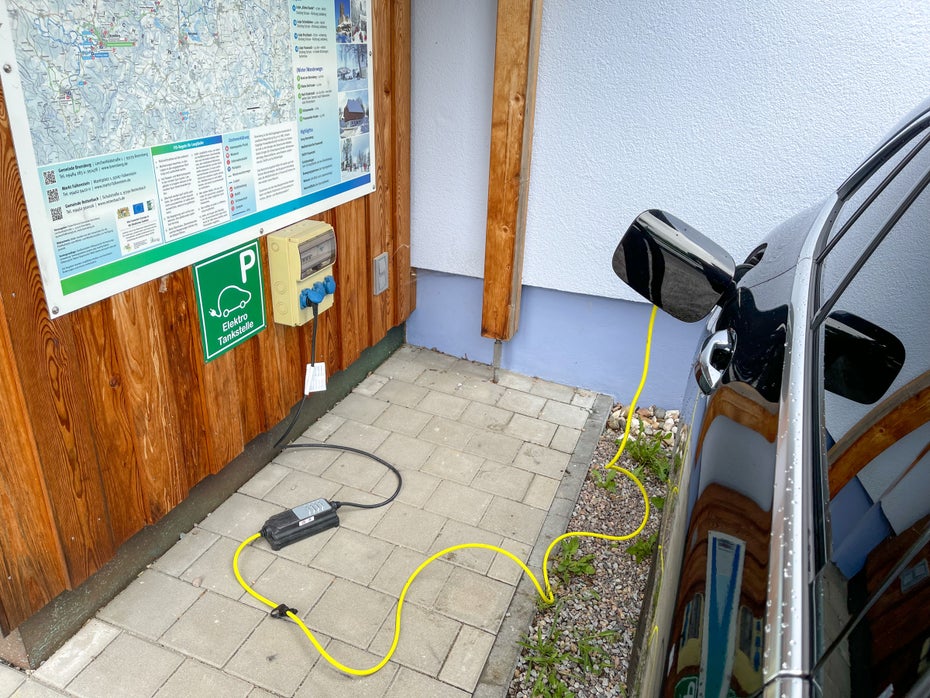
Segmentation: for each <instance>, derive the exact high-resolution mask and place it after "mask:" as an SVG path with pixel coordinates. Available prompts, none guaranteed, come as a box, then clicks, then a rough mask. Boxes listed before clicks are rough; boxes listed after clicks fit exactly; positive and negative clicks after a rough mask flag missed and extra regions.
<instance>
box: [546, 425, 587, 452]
mask: <svg viewBox="0 0 930 698" xmlns="http://www.w3.org/2000/svg"><path fill="white" fill-rule="evenodd" d="M580 436H581V430H580V429H572V428H571V427H566V426H564V425H562V424H560V425H559V426H558V428H556V430H555V436H553V437H552V442H551V443H550V444H549V447H550V448H554V449H555V450H557V451H563V452H564V453H574V451H575V447H576V446H577V445H578V438H579V437H580Z"/></svg>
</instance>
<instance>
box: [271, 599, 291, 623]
mask: <svg viewBox="0 0 930 698" xmlns="http://www.w3.org/2000/svg"><path fill="white" fill-rule="evenodd" d="M288 611H290V612H291V613H293V614H294V615H295V616H296V615H297V609H296V608H290V607H288V605H287V604H286V603H282V604H278V606H277V607H276V608H272V609H271V617H272V618H284V619H285V620H286V619H287V614H288Z"/></svg>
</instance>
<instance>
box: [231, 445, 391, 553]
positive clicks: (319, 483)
mask: <svg viewBox="0 0 930 698" xmlns="http://www.w3.org/2000/svg"><path fill="white" fill-rule="evenodd" d="M347 456H348V454H343V455H341V456H339V459H337V460H336V463H333V465H331V466H329V468H327V469H326V472H325V473H323V475H310V474H308V473H304V472H300V471H299V470H292V471H291V472H290V473H289V474H288V475H287V477H285V478H284V479H283V480H281V482H279V483H278V484H277V485H275V486H274V487H272V488H271V490H270V491H269V492H268V494H266V495H265V496H264V497H263V501H264V502H266V503H271V504H277V505H278V507H279V508H278V511H281V509H293V508H294V507H297V506H300V505H301V504H303V503H305V502H309V501H311V500H313V499H317V498H319V497H323V498H324V499H330V498H332V496H333V495H334V494H336V492H337V491H338V490H339V487H340V484H339V482H337V481H335V480H334V479H333V477H332V475H331V474H329V475H328V473H331V471H332V469H333V468H334V467H337V466H336V464H337V463H339V462H340V461H341V460H342V459H343V458H346V457H347ZM352 457H353V458H358V459H359V460H363V459H361V458H359V456H352ZM366 466H367V462H366ZM375 482H377V480H375ZM272 513H277V512H272ZM269 516H270V514H269ZM265 518H268V517H267V516H266V517H265ZM263 523H264V520H262V521H260V522H258V527H257V528H255V529H254V530H253V531H252V533H255V531H259V530H261V527H262V524H263ZM244 537H248V536H244Z"/></svg>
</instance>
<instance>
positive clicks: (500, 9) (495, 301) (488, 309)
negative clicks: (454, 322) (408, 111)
mask: <svg viewBox="0 0 930 698" xmlns="http://www.w3.org/2000/svg"><path fill="white" fill-rule="evenodd" d="M541 20H542V0H499V1H498V3H497V41H496V48H495V57H494V98H493V104H492V108H491V157H490V165H489V172H488V221H487V231H486V236H485V237H486V239H485V248H484V249H485V252H484V300H483V303H482V310H481V334H482V336H484V337H490V338H492V339H499V340H509V339H511V338H512V337H513V335H514V334H515V333H516V331H517V326H518V324H519V318H520V297H521V292H522V287H523V246H524V239H525V236H526V200H527V193H528V191H529V176H530V160H531V153H532V142H533V114H534V111H535V103H536V67H537V63H538V58H539V32H540V25H541Z"/></svg>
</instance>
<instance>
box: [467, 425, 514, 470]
mask: <svg viewBox="0 0 930 698" xmlns="http://www.w3.org/2000/svg"><path fill="white" fill-rule="evenodd" d="M522 444H523V441H521V440H520V439H515V438H514V437H512V436H507V435H505V434H496V433H494V432H492V431H487V430H485V429H482V430H479V431H476V432H475V433H474V434H473V435H472V436H471V438H469V439H468V442H467V443H466V444H465V450H466V451H468V452H469V453H471V454H473V455H476V456H479V457H481V458H489V459H491V460H496V461H497V462H498V463H511V462H513V459H514V456H516V455H517V451H519V450H520V446H521V445H522Z"/></svg>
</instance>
